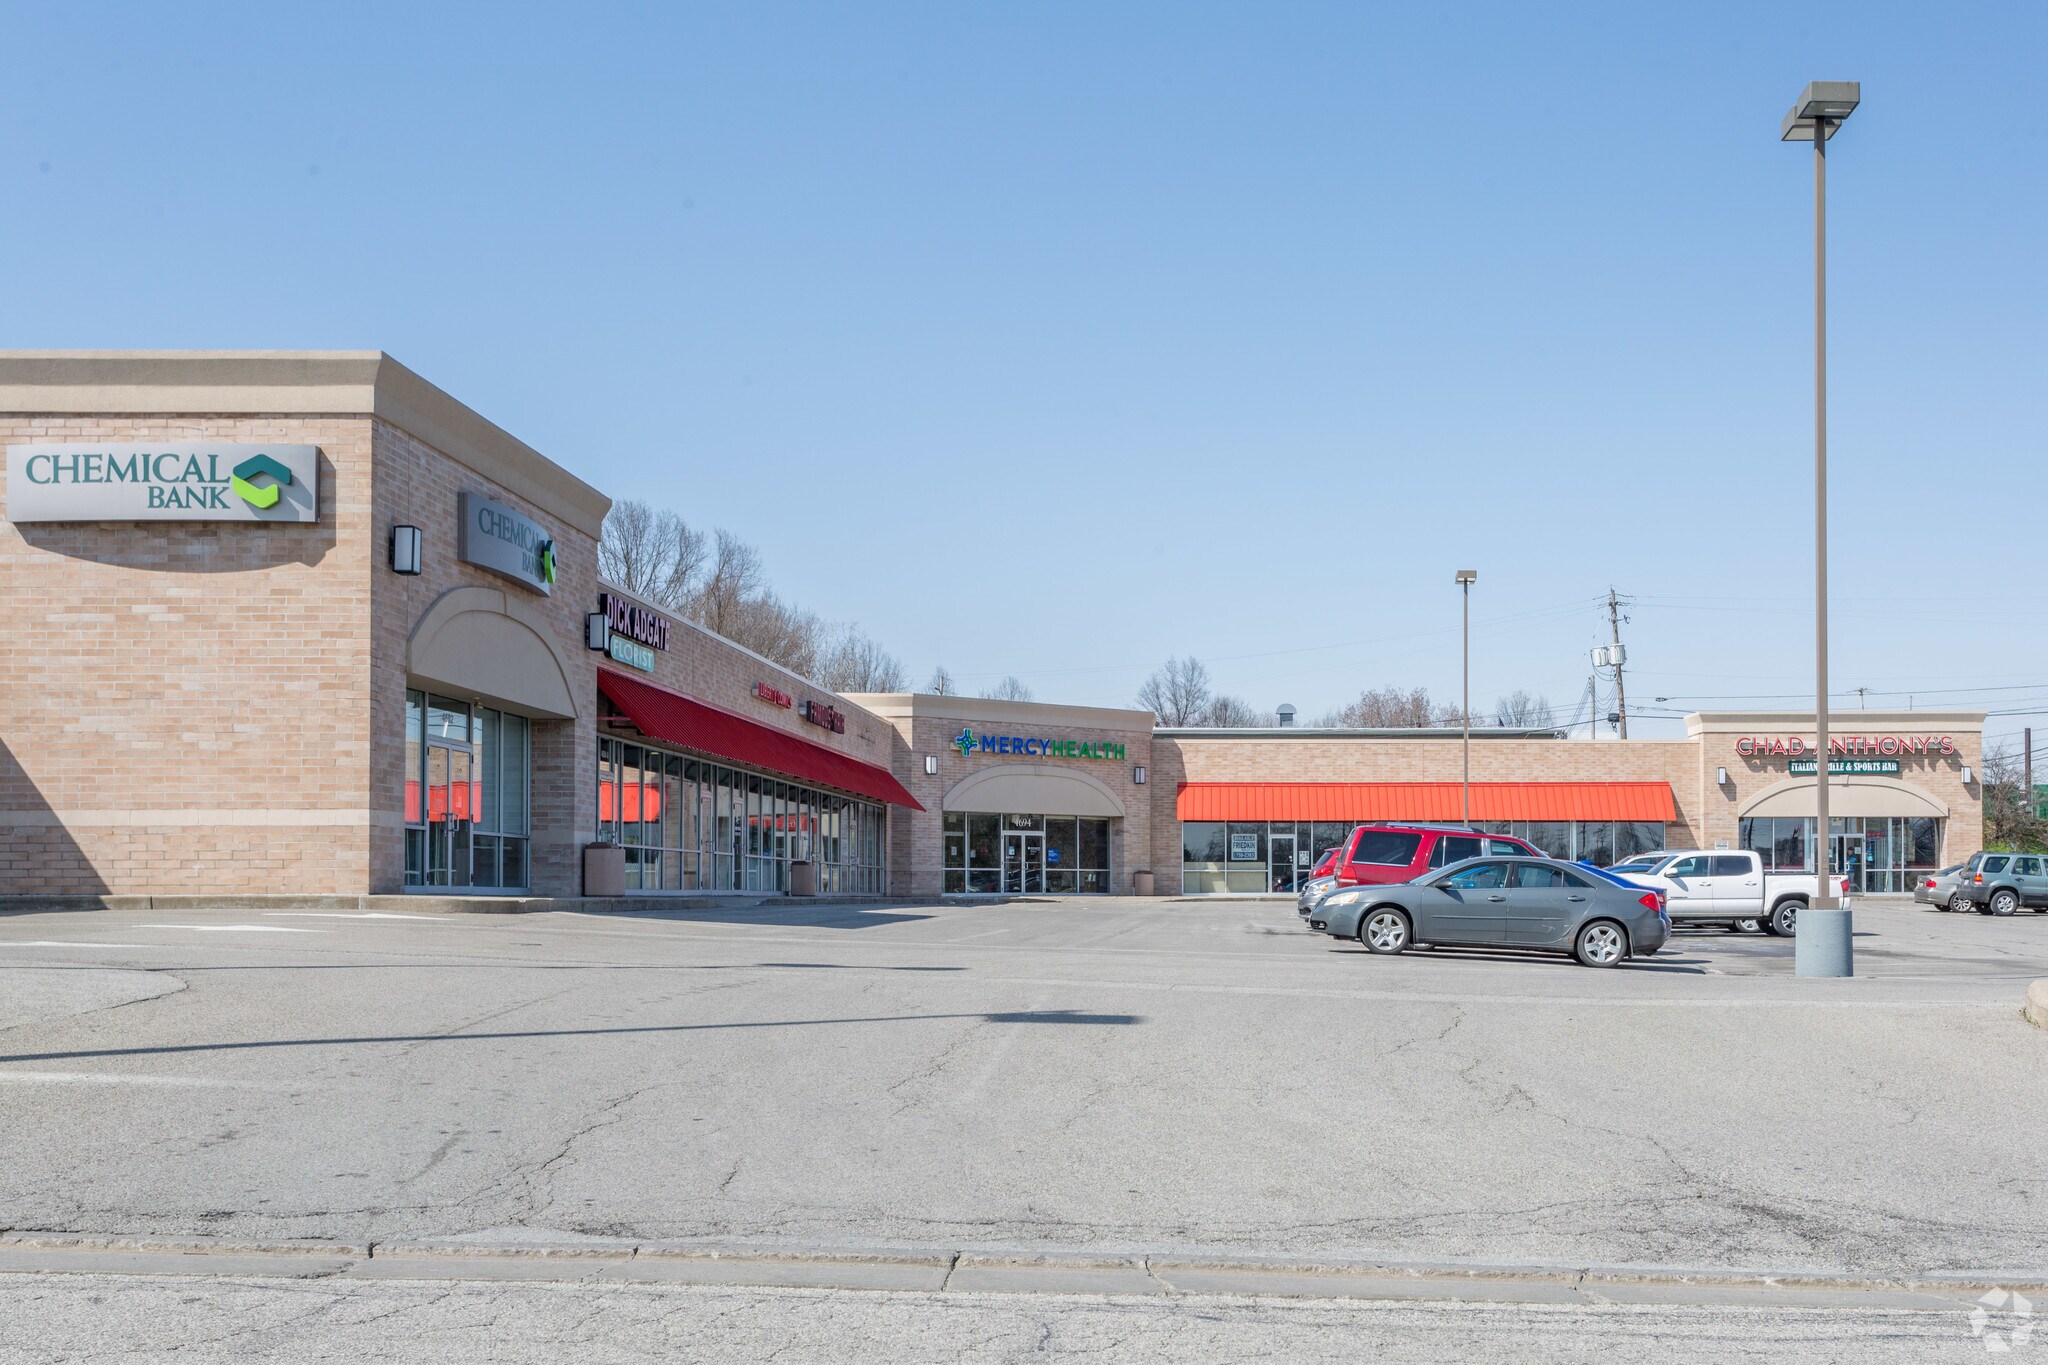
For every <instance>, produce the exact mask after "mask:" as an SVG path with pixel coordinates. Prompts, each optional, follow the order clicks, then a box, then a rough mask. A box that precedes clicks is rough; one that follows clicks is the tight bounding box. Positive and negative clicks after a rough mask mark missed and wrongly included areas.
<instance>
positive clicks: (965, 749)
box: [953, 730, 975, 758]
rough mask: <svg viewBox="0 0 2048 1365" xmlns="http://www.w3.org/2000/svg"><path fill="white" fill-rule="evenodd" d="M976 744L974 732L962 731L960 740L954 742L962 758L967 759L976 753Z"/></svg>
mask: <svg viewBox="0 0 2048 1365" xmlns="http://www.w3.org/2000/svg"><path fill="white" fill-rule="evenodd" d="M974 743H975V740H974V731H972V730H962V731H961V732H960V738H958V739H956V740H954V741H953V747H954V748H956V749H958V750H959V751H960V757H962V758H965V757H967V756H968V755H969V754H971V753H973V752H974Z"/></svg>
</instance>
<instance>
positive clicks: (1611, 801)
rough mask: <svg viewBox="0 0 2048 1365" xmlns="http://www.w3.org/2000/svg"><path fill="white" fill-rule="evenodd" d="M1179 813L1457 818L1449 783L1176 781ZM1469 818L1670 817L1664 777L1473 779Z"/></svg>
mask: <svg viewBox="0 0 2048 1365" xmlns="http://www.w3.org/2000/svg"><path fill="white" fill-rule="evenodd" d="M1175 809H1176V813H1177V814H1178V815H1179V816H1180V818H1181V819H1183V820H1331V821H1337V822H1343V821H1353V822H1356V821H1363V820H1430V821H1438V822H1442V821H1447V820H1457V819H1459V818H1461V817H1462V815H1463V813H1464V811H1463V788H1462V787H1461V786H1460V784H1458V783H1456V782H1183V783H1181V784H1180V795H1179V798H1178V800H1177V801H1176V802H1175ZM1472 818H1473V819H1474V820H1640V821H1645V822H1662V823H1664V824H1670V823H1672V822H1674V821H1676V820H1677V819H1678V807H1677V804H1676V803H1675V802H1674V801H1673V800H1672V797H1671V784H1670V783H1668V782H1474V783H1473V784H1472Z"/></svg>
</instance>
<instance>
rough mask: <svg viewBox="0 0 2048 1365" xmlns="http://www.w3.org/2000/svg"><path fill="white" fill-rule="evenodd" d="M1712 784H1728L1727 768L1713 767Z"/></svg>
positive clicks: (1719, 785)
mask: <svg viewBox="0 0 2048 1365" xmlns="http://www.w3.org/2000/svg"><path fill="white" fill-rule="evenodd" d="M1714 785H1715V786H1717V787H1725V786H1727V785H1728V770H1727V769H1726V768H1716V769H1714Z"/></svg>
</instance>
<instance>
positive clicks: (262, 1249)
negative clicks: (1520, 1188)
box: [0, 1232, 2048, 1310]
mask: <svg viewBox="0 0 2048 1365" xmlns="http://www.w3.org/2000/svg"><path fill="white" fill-rule="evenodd" d="M8 1274H97V1275H211V1276H219V1275H230V1276H253V1277H291V1278H307V1277H315V1278H343V1279H365V1280H368V1279H376V1280H389V1279H411V1280H487V1281H512V1280H525V1281H563V1282H566V1281H577V1282H582V1281H589V1280H603V1281H607V1282H614V1283H643V1284H670V1285H677V1284H695V1285H726V1286H751V1287H757V1288H787V1289H816V1288H833V1289H866V1290H898V1291H904V1290H907V1291H918V1292H927V1293H936V1292H947V1293H959V1294H966V1293H975V1294H988V1293H1037V1294H1119V1295H1130V1294H1138V1295H1164V1296H1184V1295H1191V1294H1199V1295H1223V1296H1259V1297H1277V1298H1308V1299H1384V1300H1431V1301H1462V1302H1475V1303H1476V1302H1510V1303H1569V1304H1579V1305H1594V1304H1621V1303H1627V1304H1656V1303H1661V1304H1688V1303H1715V1304H1750V1305H1758V1306H1778V1307H1838V1306H1844V1305H1853V1306H1858V1307H1863V1308H1894V1309H1912V1310H1953V1309H1958V1308H1968V1307H1969V1305H1970V1303H1971V1301H1972V1300H1974V1299H1975V1298H1976V1297H1977V1296H1978V1295H1979V1294H1981V1293H1983V1292H1985V1291H1986V1290H1988V1289H1993V1288H1998V1289H2007V1290H2013V1289H2016V1290H2019V1291H2020V1292H2022V1293H2026V1294H2033V1295H2039V1294H2048V1271H2043V1270H2039V1269H2036V1270H2027V1271H2020V1270H2010V1271H2003V1272H2000V1271H1989V1270H1986V1271H1966V1272H1956V1273H1953V1274H1932V1275H1855V1274H1838V1273H1826V1272H1813V1271H1770V1270H1742V1269H1688V1268H1684V1267H1676V1266H1625V1265H1618V1266H1597V1265H1585V1266H1570V1265H1553V1264H1525V1265H1513V1264H1498V1265H1488V1264H1482V1263H1477V1262H1473V1263H1464V1262H1427V1261H1415V1262H1395V1261H1386V1260H1366V1259H1359V1260H1352V1259H1341V1258H1340V1259H1331V1260H1304V1259H1300V1258H1290V1257H1259V1256H1240V1257H1231V1256H1213V1257H1212V1256H1195V1255H1156V1256H1147V1255H1114V1254H1093V1253H1089V1252H1085V1251H1073V1252H1067V1251H1053V1252H1033V1251H1030V1250H1026V1249H1021V1248H1020V1249H1018V1250H1016V1251H1013V1252H1005V1251H999V1250H978V1251H968V1250H936V1249H933V1250H926V1249H914V1248H905V1249H902V1250H882V1251H872V1250H858V1249H854V1250H834V1249H829V1248H810V1247H795V1248H792V1247H778V1246H772V1245H760V1246H751V1245H746V1244H730V1245H724V1244H710V1243H675V1242H668V1243H664V1242H633V1241H627V1240H613V1239H608V1238H592V1239H589V1240H587V1241H575V1242H565V1243H549V1242H534V1243H489V1244H485V1243H470V1242H462V1241H455V1240H445V1239H442V1240H433V1239H430V1240H425V1241H418V1242H402V1243H401V1242H391V1243H375V1242H371V1243H339V1242H337V1243H323V1242H311V1241H275V1242H271V1241H262V1240H252V1239H247V1238H221V1239H208V1238H204V1237H123V1236H112V1235H82V1234H80V1235H74V1234H65V1233H56V1232H14V1233H8V1234H6V1235H0V1275H8Z"/></svg>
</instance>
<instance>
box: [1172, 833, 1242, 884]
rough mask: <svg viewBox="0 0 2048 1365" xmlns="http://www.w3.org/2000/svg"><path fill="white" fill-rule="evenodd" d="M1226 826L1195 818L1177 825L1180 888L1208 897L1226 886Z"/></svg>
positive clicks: (1227, 845) (1227, 842)
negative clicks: (1195, 819) (1178, 830)
mask: <svg viewBox="0 0 2048 1365" xmlns="http://www.w3.org/2000/svg"><path fill="white" fill-rule="evenodd" d="M1229 847H1230V840H1229V838H1228V834H1227V827H1226V826H1224V825H1222V824H1218V823H1212V822H1208V821H1194V822H1191V823H1189V824H1185V825H1182V826H1181V827H1180V859H1181V862H1180V881H1181V889H1182V891H1183V892H1185V893H1186V894H1188V895H1191V896H1209V895H1215V894H1218V893H1220V892H1222V891H1223V890H1224V889H1225V867H1226V862H1225V859H1226V858H1227V856H1228V853H1229Z"/></svg>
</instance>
